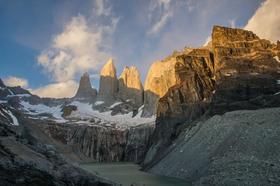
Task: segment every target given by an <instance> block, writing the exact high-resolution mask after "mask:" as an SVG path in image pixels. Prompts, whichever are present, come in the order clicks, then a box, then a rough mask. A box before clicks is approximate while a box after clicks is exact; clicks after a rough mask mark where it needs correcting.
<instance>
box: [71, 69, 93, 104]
mask: <svg viewBox="0 0 280 186" xmlns="http://www.w3.org/2000/svg"><path fill="white" fill-rule="evenodd" d="M96 96H97V90H96V89H94V88H92V86H91V82H90V78H89V74H88V73H87V72H86V73H84V74H83V76H82V77H81V79H80V84H79V88H78V91H77V93H76V95H75V97H74V98H75V99H76V100H81V101H88V102H92V101H94V100H95V99H96Z"/></svg>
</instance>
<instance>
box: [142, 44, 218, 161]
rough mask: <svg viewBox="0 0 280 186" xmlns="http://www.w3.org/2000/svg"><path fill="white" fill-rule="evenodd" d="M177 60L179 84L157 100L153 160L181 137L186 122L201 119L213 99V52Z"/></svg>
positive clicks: (195, 51)
mask: <svg viewBox="0 0 280 186" xmlns="http://www.w3.org/2000/svg"><path fill="white" fill-rule="evenodd" d="M176 59H177V62H176V64H175V67H174V69H175V77H176V80H177V84H176V85H174V86H172V87H171V88H169V90H168V91H167V93H166V94H165V95H164V96H163V97H161V98H160V99H159V101H158V107H157V120H156V128H155V131H154V133H153V135H152V136H151V138H150V144H149V145H150V149H149V151H148V154H147V156H148V157H149V156H151V154H153V155H152V156H154V157H153V158H159V159H160V158H161V156H162V155H164V153H163V152H164V151H165V150H166V148H167V147H168V146H169V145H170V144H171V142H172V141H173V140H174V139H176V138H177V136H178V135H179V134H180V132H181V130H182V129H183V127H184V123H186V122H188V123H190V122H192V121H194V120H196V119H197V118H199V117H200V116H202V115H203V114H204V113H205V112H206V110H207V108H208V106H209V104H210V101H211V99H212V95H213V90H214V87H215V81H214V69H213V66H214V61H213V56H212V54H211V53H210V51H209V50H207V49H193V50H192V51H191V52H189V53H188V54H183V55H180V56H177V58H176ZM153 158H152V159H153ZM147 161H150V160H147ZM145 163H147V162H145Z"/></svg>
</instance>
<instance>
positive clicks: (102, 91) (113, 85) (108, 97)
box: [98, 59, 118, 101]
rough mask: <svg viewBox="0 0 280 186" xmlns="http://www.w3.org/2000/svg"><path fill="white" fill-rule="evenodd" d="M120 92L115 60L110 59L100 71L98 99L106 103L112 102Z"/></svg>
mask: <svg viewBox="0 0 280 186" xmlns="http://www.w3.org/2000/svg"><path fill="white" fill-rule="evenodd" d="M117 91H118V79H117V73H116V67H115V65H114V62H113V59H109V60H108V62H107V63H106V64H105V65H104V66H103V68H102V69H101V71H100V81H99V94H98V97H99V99H101V100H104V101H112V100H114V98H115V95H116V93H117Z"/></svg>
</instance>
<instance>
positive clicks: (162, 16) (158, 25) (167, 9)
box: [147, 0, 173, 35]
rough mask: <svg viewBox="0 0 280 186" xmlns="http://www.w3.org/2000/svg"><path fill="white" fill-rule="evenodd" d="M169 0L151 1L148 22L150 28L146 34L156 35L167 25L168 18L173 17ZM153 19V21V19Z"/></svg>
mask: <svg viewBox="0 0 280 186" xmlns="http://www.w3.org/2000/svg"><path fill="white" fill-rule="evenodd" d="M170 5H171V0H152V1H151V3H150V7H149V11H150V13H149V20H150V21H151V24H152V27H151V28H150V29H149V30H148V31H147V34H149V35H153V34H157V33H158V32H159V31H160V30H161V29H162V28H163V27H164V26H165V25H166V23H167V21H168V20H169V18H171V17H172V16H173V12H172V9H171V6H170ZM158 15H159V16H158ZM154 17H155V19H153V18H154Z"/></svg>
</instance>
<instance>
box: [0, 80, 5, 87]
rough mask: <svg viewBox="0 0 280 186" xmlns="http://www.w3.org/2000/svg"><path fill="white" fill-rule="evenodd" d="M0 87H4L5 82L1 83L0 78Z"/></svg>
mask: <svg viewBox="0 0 280 186" xmlns="http://www.w3.org/2000/svg"><path fill="white" fill-rule="evenodd" d="M0 87H5V84H4V83H3V81H2V79H0Z"/></svg>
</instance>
